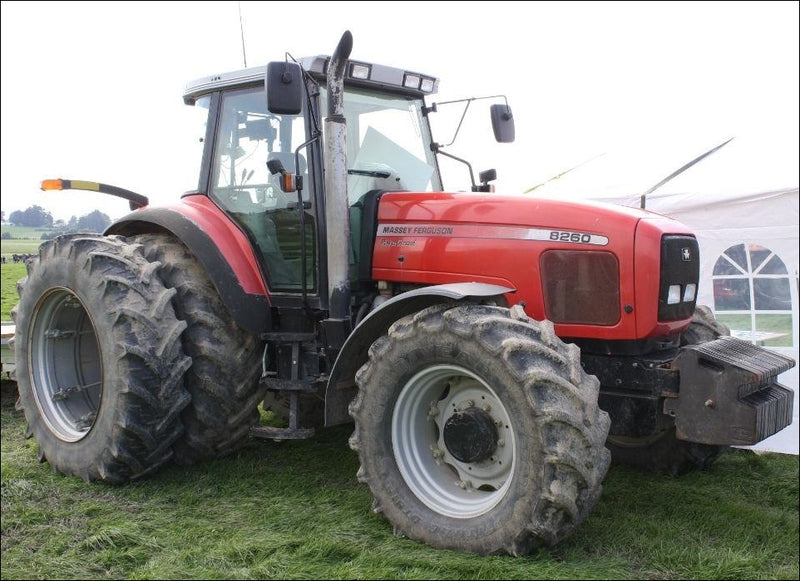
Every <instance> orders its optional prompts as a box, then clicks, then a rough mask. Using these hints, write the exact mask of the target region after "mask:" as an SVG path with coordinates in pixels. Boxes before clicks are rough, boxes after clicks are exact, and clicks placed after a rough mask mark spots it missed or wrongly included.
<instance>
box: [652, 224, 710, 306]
mask: <svg viewBox="0 0 800 581" xmlns="http://www.w3.org/2000/svg"><path fill="white" fill-rule="evenodd" d="M699 279H700V252H699V247H698V244H697V239H695V238H694V237H693V236H664V237H662V238H661V279H660V280H661V290H660V292H659V296H658V320H659V321H677V320H679V319H690V318H691V317H692V315H693V314H694V306H695V302H696V298H697V292H695V299H694V300H691V301H686V302H684V301H683V295H684V292H685V290H686V285H687V284H694V285H697V282H698V280H699ZM672 285H680V287H681V292H680V296H681V300H680V302H678V303H675V304H672V305H670V304H669V303H668V302H667V297H668V295H669V287H670V286H672ZM695 289H697V287H696V286H695Z"/></svg>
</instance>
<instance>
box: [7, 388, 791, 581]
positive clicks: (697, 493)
mask: <svg viewBox="0 0 800 581" xmlns="http://www.w3.org/2000/svg"><path fill="white" fill-rule="evenodd" d="M13 385H14V384H10V383H6V384H5V386H4V390H3V396H2V564H3V565H2V578H3V579H35V578H39V579H41V578H51V579H52V578H62V579H66V578H68V579H254V578H259V579H367V578H372V579H375V578H384V579H545V578H546V579H797V578H798V458H797V457H796V456H786V455H779V454H766V455H757V454H755V453H753V452H749V451H741V450H740V451H734V452H731V453H729V454H726V455H723V456H722V457H721V458H720V460H718V461H717V463H716V464H715V465H714V466H713V467H712V468H711V469H710V470H708V471H705V472H700V473H695V474H690V475H688V476H686V477H683V478H680V479H674V478H669V477H664V476H654V475H644V474H640V473H638V472H634V471H631V470H628V469H625V468H621V467H612V469H611V470H610V472H609V474H608V477H607V478H606V481H605V485H604V494H603V497H602V498H601V500H600V502H599V503H598V505H597V506H596V507H595V509H594V511H593V512H592V514H591V515H590V516H589V518H588V519H587V520H586V521H585V522H584V523H583V525H582V526H581V527H580V528H579V529H578V532H577V533H576V534H575V535H574V536H573V537H571V538H570V539H568V540H567V541H566V542H564V543H563V544H561V545H559V546H557V547H556V548H554V549H548V550H544V549H542V550H539V551H537V552H536V553H534V554H532V555H529V556H526V557H519V558H513V557H477V556H474V555H468V554H462V553H457V552H452V551H441V550H435V549H432V548H430V547H427V546H424V545H421V544H420V543H417V542H414V541H410V540H408V539H404V538H398V537H395V536H393V534H392V527H391V525H390V524H389V523H388V522H387V521H386V520H384V519H383V518H382V517H380V516H378V515H376V514H374V513H372V511H371V510H370V504H371V496H370V493H369V491H368V490H367V488H366V487H365V486H363V485H360V484H358V483H357V481H356V478H355V474H356V470H357V468H358V461H357V458H356V456H355V454H354V453H353V452H351V451H350V450H349V448H348V446H347V438H348V437H349V435H350V432H351V427H349V426H344V427H340V428H332V429H327V430H322V431H320V432H318V434H317V436H316V437H315V438H313V439H310V440H305V441H298V442H283V443H274V442H261V441H258V442H253V443H252V444H250V445H248V446H247V447H245V448H244V449H243V450H242V451H240V452H239V453H237V454H236V455H234V456H231V457H228V458H225V459H220V460H216V461H212V462H206V463H203V464H201V465H197V466H194V467H190V468H183V467H178V466H168V467H166V468H164V469H162V470H161V471H160V472H158V473H157V474H155V475H153V476H151V477H149V478H147V479H145V480H141V481H136V482H134V483H132V484H129V485H126V486H120V487H111V486H107V485H103V484H87V483H84V482H83V481H81V480H79V479H76V478H72V477H63V476H60V475H57V474H54V473H53V472H51V471H50V469H49V467H48V465H47V464H39V463H38V462H37V459H36V449H37V448H36V444H35V443H34V442H33V441H32V440H26V439H25V438H24V420H23V418H22V416H21V413H20V412H18V411H16V410H15V409H14V400H15V393H14V392H13V389H9V387H12V388H13Z"/></svg>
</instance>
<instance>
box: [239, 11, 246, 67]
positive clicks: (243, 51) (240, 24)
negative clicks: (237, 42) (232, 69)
mask: <svg viewBox="0 0 800 581" xmlns="http://www.w3.org/2000/svg"><path fill="white" fill-rule="evenodd" d="M237 4H238V5H239V31H240V32H241V33H242V59H243V60H244V68H247V53H246V52H245V50H244V25H243V24H242V3H241V2H237Z"/></svg>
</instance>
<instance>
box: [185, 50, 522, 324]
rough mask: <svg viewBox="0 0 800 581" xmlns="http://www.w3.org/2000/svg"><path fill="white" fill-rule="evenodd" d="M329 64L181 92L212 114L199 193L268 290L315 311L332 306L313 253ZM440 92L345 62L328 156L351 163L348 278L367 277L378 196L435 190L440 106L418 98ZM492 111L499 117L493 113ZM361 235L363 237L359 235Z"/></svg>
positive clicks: (423, 80) (240, 76)
mask: <svg viewBox="0 0 800 581" xmlns="http://www.w3.org/2000/svg"><path fill="white" fill-rule="evenodd" d="M330 60H331V59H330V58H329V57H326V56H315V57H309V58H305V59H302V60H301V61H300V62H299V63H294V62H278V63H271V64H270V65H269V66H267V67H258V68H251V69H246V70H241V71H236V72H232V73H227V74H222V75H215V76H212V77H207V78H204V79H200V80H197V81H194V82H192V83H189V85H188V87H187V90H186V92H185V94H184V101H185V102H186V103H187V104H189V105H194V106H195V107H200V108H203V109H206V110H207V116H205V118H204V120H205V128H204V134H203V138H202V141H203V142H204V152H203V156H202V159H203V163H202V166H201V170H200V176H199V181H198V186H197V192H200V193H203V194H205V195H207V196H208V197H209V198H210V199H211V200H212V201H213V202H214V204H216V205H217V206H218V207H219V208H221V209H222V210H223V211H224V212H225V213H226V214H228V215H229V216H230V217H231V218H232V219H233V220H234V221H235V222H236V224H237V225H238V227H239V228H240V229H241V230H242V231H243V232H244V233H245V234H246V235H247V237H248V238H249V239H250V242H251V244H252V245H253V247H254V249H256V250H257V251H256V255H257V258H258V260H259V263H260V267H261V271H262V274H263V276H264V280H265V281H266V283H267V286H268V288H269V291H270V294H271V295H281V294H296V293H300V292H302V293H303V294H304V296H305V297H306V298H305V300H306V301H307V303H308V304H309V305H310V306H311V307H313V308H317V309H319V308H321V309H324V308H326V306H327V297H326V296H325V292H324V290H323V291H320V289H324V288H325V284H326V278H327V269H326V265H325V261H324V255H325V253H324V252H323V253H321V252H320V248H325V247H326V226H325V223H324V220H325V214H326V212H325V209H324V208H325V206H326V204H325V187H326V186H325V178H324V174H325V171H324V170H323V167H324V156H325V155H326V154H325V153H324V150H323V149H324V148H323V145H324V119H325V117H326V113H325V112H326V111H327V110H328V108H329V91H330V89H329V87H328V86H327V84H326V82H325V75H326V74H327V68H328V66H329V64H330ZM287 81H288V82H287ZM265 86H266V90H265ZM437 88H438V79H436V78H433V77H431V76H427V75H422V74H419V73H415V72H411V71H406V70H402V69H397V68H392V67H387V66H381V65H377V64H371V63H364V62H358V61H348V62H347V65H346V69H345V75H344V93H345V95H344V99H343V102H344V111H343V114H344V127H345V128H346V136H345V140H344V142H345V143H344V145H343V150H342V151H336V152H335V153H334V154H329V155H331V156H333V155H336V156H340V157H341V161H340V162H339V161H336V163H346V171H347V179H346V190H347V191H346V197H347V205H348V208H349V210H348V214H349V220H350V222H351V224H352V226H351V230H350V240H349V244H348V246H349V247H350V250H349V256H348V262H349V265H350V268H349V273H350V278H351V280H352V281H353V282H356V281H358V280H359V279H361V280H362V281H364V282H366V281H367V280H369V253H370V250H371V246H370V244H369V241H371V240H372V233H371V232H370V227H369V226H370V225H371V224H372V225H374V223H375V221H376V214H377V201H378V199H379V197H380V195H381V194H382V193H383V192H387V191H399V190H403V191H411V192H426V191H439V190H441V189H442V179H441V175H440V171H439V166H438V164H437V160H436V152H437V149H438V145H437V144H435V143H434V142H433V139H432V137H431V131H430V125H429V122H428V114H429V113H430V112H431V111H435V109H436V108H435V105H434V106H433V107H428V106H427V105H426V103H425V98H426V97H427V96H429V95H432V94H434V93H435V92H436V90H437ZM492 115H493V120H494V118H495V116H496V112H495V110H494V109H493V111H492ZM498 118H499V116H498ZM505 124H506V125H508V120H505ZM501 126H502V122H501ZM496 132H497V130H496ZM473 182H474V180H473ZM194 193H196V192H194ZM343 194H344V192H336V193H333V194H332V195H335V196H337V197H338V196H341V195H343ZM329 227H333V228H340V227H342V225H341V224H338V225H337V224H334V225H333V226H329ZM363 229H366V232H367V234H368V235H369V236H364V237H363V240H362V230H363ZM373 230H374V228H373Z"/></svg>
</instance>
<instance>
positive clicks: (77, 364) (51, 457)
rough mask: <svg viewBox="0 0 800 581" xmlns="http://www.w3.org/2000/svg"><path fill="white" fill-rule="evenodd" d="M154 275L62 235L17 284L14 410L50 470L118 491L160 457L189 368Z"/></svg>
mask: <svg viewBox="0 0 800 581" xmlns="http://www.w3.org/2000/svg"><path fill="white" fill-rule="evenodd" d="M155 270H156V266H155V265H153V264H151V263H150V262H149V261H147V260H146V259H145V257H144V256H143V254H142V252H141V249H140V248H138V247H135V246H131V245H129V244H127V243H126V242H125V241H124V239H122V238H119V237H113V236H112V237H103V236H95V235H70V236H61V237H58V238H56V239H54V240H51V241H49V242H45V243H44V244H42V245H41V247H40V248H39V256H38V257H37V258H34V259H33V260H32V261H31V262H30V263H29V264H28V275H27V277H26V278H24V279H23V280H21V281H20V282H19V283H18V284H17V290H18V292H19V295H20V301H19V304H18V305H17V306H16V307H15V308H14V310H13V311H12V315H13V317H14V322H15V324H16V330H15V359H16V365H17V384H18V388H19V395H20V400H19V401H20V404H21V406H22V408H23V409H24V412H25V419H26V421H27V423H28V435H29V436H33V437H34V438H35V439H36V442H37V443H38V445H39V458H40V460H41V461H47V462H49V463H50V465H51V466H52V467H53V469H54V470H56V471H58V472H61V473H63V474H68V475H75V476H79V477H81V478H83V479H84V480H87V481H92V480H103V481H106V482H110V483H114V484H119V483H123V482H126V481H128V480H131V479H134V478H139V477H141V476H144V475H145V474H148V473H150V472H152V471H154V470H156V469H157V468H158V467H160V466H161V465H163V464H164V463H165V462H167V461H168V460H170V458H171V457H172V454H173V451H172V445H173V443H174V442H175V441H176V440H177V439H178V438H179V437H180V435H181V433H182V431H183V428H182V425H181V421H180V413H181V411H182V410H183V408H184V407H185V406H186V405H187V404H188V403H189V395H188V394H187V393H186V391H185V390H184V389H183V382H182V380H183V375H184V373H185V372H186V370H187V369H188V368H189V366H190V365H191V359H189V358H188V357H187V356H186V355H185V354H184V352H183V349H182V347H181V343H180V335H181V333H182V332H183V330H184V329H185V328H186V324H185V323H183V322H182V321H179V320H178V319H177V317H176V316H175V313H174V310H173V308H172V304H171V299H172V296H173V295H174V294H175V291H174V290H170V289H167V288H165V287H164V285H163V284H162V283H161V280H160V279H159V278H158V276H156V274H155Z"/></svg>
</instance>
